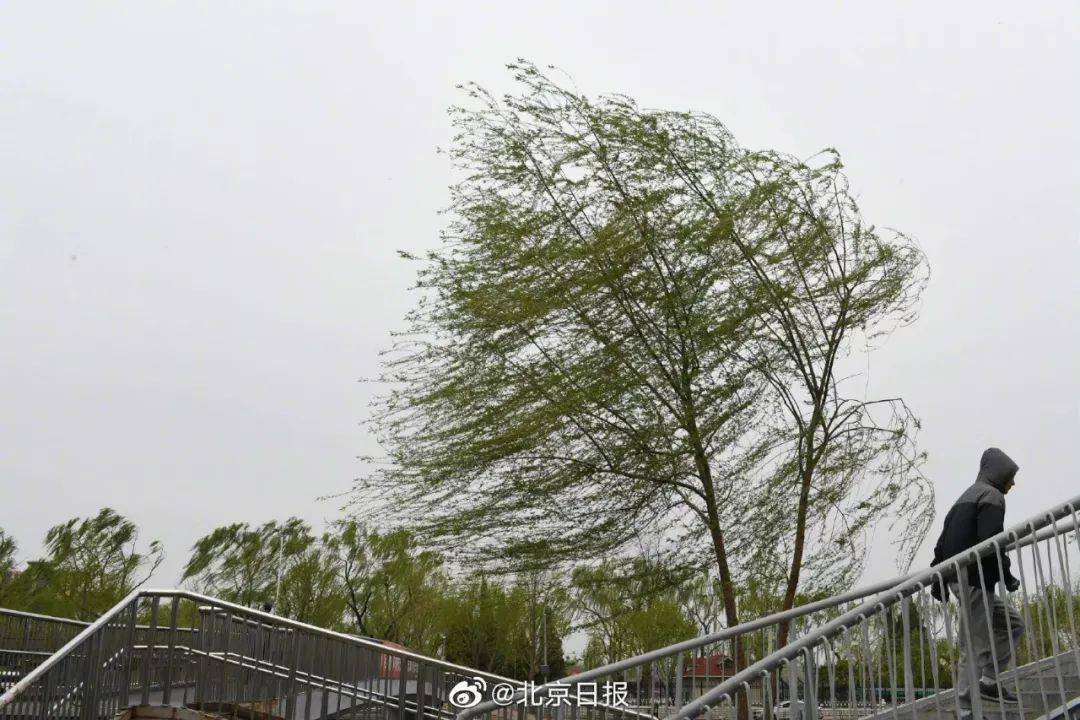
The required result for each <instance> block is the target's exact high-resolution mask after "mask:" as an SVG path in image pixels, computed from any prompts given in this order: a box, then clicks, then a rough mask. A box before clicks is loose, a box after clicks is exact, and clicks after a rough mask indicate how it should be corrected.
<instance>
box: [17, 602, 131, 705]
mask: <svg viewBox="0 0 1080 720" xmlns="http://www.w3.org/2000/svg"><path fill="white" fill-rule="evenodd" d="M142 592H143V591H142V590H138V589H136V590H132V591H131V592H130V593H128V595H127V597H125V598H124V599H123V600H121V601H120V602H118V603H117V604H116V605H114V606H113V607H112V609H110V610H109V611H108V612H106V613H105V614H104V615H102V616H101V617H99V618H98V619H97V620H95V621H94V622H92V623H90V624H89V625H87V626H86V627H85V628H83V630H82V632H80V633H79V634H78V635H76V636H75V637H73V638H71V640H68V641H67V643H65V644H64V646H63V647H62V648H60V649H59V650H57V651H56V652H55V653H53V654H52V655H51V656H49V657H48V658H46V659H45V660H44V661H43V662H42V663H41V664H40V665H38V666H37V667H36V668H34V669H33V670H31V671H30V672H29V673H27V674H26V675H25V676H23V678H22V679H20V680H19V681H18V682H17V683H15V684H14V685H12V686H11V687H9V688H8V689H7V690H5V691H4V694H3V695H0V707H4V706H5V705H8V704H10V703H11V702H13V701H14V700H15V698H16V697H18V696H19V695H20V694H21V693H22V692H23V691H24V690H25V689H26V688H28V687H30V686H31V685H33V684H34V682H36V681H37V679H38V678H40V677H41V676H42V675H44V674H45V673H46V672H48V670H49V669H50V668H52V667H53V666H54V665H56V664H57V663H59V662H60V661H62V660H63V659H64V658H65V657H67V655H68V654H69V653H71V652H72V651H74V650H75V648H77V647H79V645H81V644H82V643H83V641H85V640H86V639H87V638H88V637H90V636H91V635H93V634H94V633H95V632H97V630H99V629H100V628H102V627H104V626H105V625H108V624H109V622H110V621H111V620H112V619H113V618H115V617H116V616H118V615H119V614H120V613H121V612H123V611H124V610H126V609H127V607H128V605H130V604H131V603H132V602H134V601H135V600H138V598H139V596H140V594H141V593H142Z"/></svg>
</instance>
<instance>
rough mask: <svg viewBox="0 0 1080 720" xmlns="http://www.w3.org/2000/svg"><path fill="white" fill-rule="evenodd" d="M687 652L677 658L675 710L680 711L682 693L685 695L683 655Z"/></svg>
mask: <svg viewBox="0 0 1080 720" xmlns="http://www.w3.org/2000/svg"><path fill="white" fill-rule="evenodd" d="M684 655H685V653H679V655H678V657H677V658H676V660H675V710H676V712H678V711H679V710H682V695H683V688H682V684H683V656H684Z"/></svg>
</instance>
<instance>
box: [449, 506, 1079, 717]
mask: <svg viewBox="0 0 1080 720" xmlns="http://www.w3.org/2000/svg"><path fill="white" fill-rule="evenodd" d="M1057 530H1058V529H1057V528H1056V527H1047V528H1043V529H1041V530H1040V531H1039V532H1037V533H1035V534H1034V535H1029V536H1025V537H1023V538H1019V539H1015V540H1013V541H1011V542H1010V543H1009V545H1008V546H1007V547H1008V548H1009V549H1012V548H1020V547H1026V546H1027V545H1029V544H1031V543H1033V542H1041V541H1042V540H1046V539H1047V538H1049V537H1051V536H1052V535H1053V534H1054V531H1057ZM1063 531H1064V530H1062V531H1059V532H1063ZM918 574H919V571H914V572H911V573H908V574H906V575H898V576H896V577H894V578H890V579H888V580H881V581H879V582H875V583H871V584H869V585H864V586H863V587H861V588H856V589H854V590H849V591H848V592H846V593H840V594H838V595H833V596H831V597H828V598H824V599H822V600H816V601H814V602H810V603H806V604H804V605H799V606H796V607H793V608H790V609H788V610H781V611H779V612H775V613H772V614H771V615H766V616H764V617H760V618H756V619H754V620H748V621H746V622H743V623H740V624H738V625H735V626H733V627H729V628H724V629H722V630H718V631H716V632H713V633H708V634H706V635H700V636H698V637H695V638H690V639H689V640H683V641H681V642H678V643H674V644H672V645H666V646H664V647H662V648H657V649H655V650H649V651H646V652H643V653H640V654H638V655H634V656H633V657H629V658H625V659H623V660H617V661H616V662H613V663H608V664H606V665H602V666H600V667H597V668H593V669H591V670H585V671H583V672H580V673H577V674H575V675H568V676H567V677H564V678H560V679H558V680H552V681H551V682H548V683H545V684H543V685H538V686H536V688H535V689H533V690H532V691H531V693H530V694H531V695H532V696H533V697H538V698H540V697H545V696H546V695H548V693H549V692H550V690H551V688H552V687H560V686H566V685H577V684H581V683H586V682H591V681H592V680H596V679H598V678H602V677H606V676H608V675H612V674H615V673H619V672H622V671H624V670H629V669H631V668H634V667H637V666H638V665H644V664H646V663H651V662H655V661H656V660H661V659H664V658H667V657H671V656H672V655H677V654H678V653H682V652H686V651H688V650H697V649H699V648H701V647H704V646H706V645H712V644H714V643H718V642H722V641H724V640H730V639H731V638H734V637H737V636H739V635H745V634H746V633H750V632H753V631H755V630H760V629H762V628H766V627H769V626H772V625H776V624H778V623H782V622H787V621H791V620H796V619H798V618H800V617H804V616H806V615H809V614H811V613H814V612H818V611H819V610H828V609H829V608H833V607H836V606H838V605H843V604H844V603H847V602H854V601H855V600H861V599H863V598H866V597H869V596H871V595H878V594H880V593H884V592H886V591H888V590H891V589H893V588H895V587H896V586H897V585H899V584H901V583H903V582H905V581H906V580H909V579H911V578H913V577H916V576H917V575H918ZM499 707H502V705H500V704H498V703H495V702H494V701H491V700H489V701H486V702H483V703H480V704H478V705H476V706H475V707H472V708H468V709H466V710H463V711H462V712H460V713H458V716H457V717H458V720H468V719H469V718H472V717H476V716H477V715H480V714H482V713H485V712H489V711H491V710H495V709H497V708H499Z"/></svg>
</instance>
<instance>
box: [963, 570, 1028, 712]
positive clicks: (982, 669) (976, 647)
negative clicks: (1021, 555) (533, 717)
mask: <svg viewBox="0 0 1080 720" xmlns="http://www.w3.org/2000/svg"><path fill="white" fill-rule="evenodd" d="M949 591H950V592H951V593H952V594H953V596H954V597H956V599H957V602H960V585H959V584H958V583H955V582H953V583H949ZM967 594H968V608H967V612H964V609H963V604H961V605H960V629H959V635H958V636H957V641H958V642H959V644H960V664H959V666H958V667H957V672H958V673H959V675H960V677H958V678H957V679H956V692H957V693H958V694H959V697H960V702H961V704H962V705H967V706H970V702H971V695H970V694H969V690H970V685H971V675H972V674H974V676H975V679H976V680H978V679H981V678H985V679H987V680H990V681H992V682H997V676H998V672H1000V671H1004V670H1005V669H1006V668H1008V666H1009V663H1010V662H1011V661H1012V656H1013V650H1014V649H1015V648H1016V647H1017V643H1018V642H1019V641H1020V636H1021V635H1023V634H1024V623H1023V621H1022V620H1021V619H1020V614H1019V613H1018V612H1016V610H1013V609H1012V608H1011V607H1009V606H1008V605H1007V604H1006V603H1005V600H1004V599H1002V598H1000V597H998V596H997V595H996V594H992V593H986V592H984V591H983V590H982V589H981V588H977V587H968V588H967ZM988 604H989V608H988V607H987V605H988ZM987 610H989V615H990V623H989V624H987V622H986V616H987ZM968 628H971V644H972V647H971V648H968V636H967V629H968ZM1010 636H1011V637H1010ZM995 656H996V658H997V667H996V668H995V667H994V659H995Z"/></svg>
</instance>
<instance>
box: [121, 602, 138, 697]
mask: <svg viewBox="0 0 1080 720" xmlns="http://www.w3.org/2000/svg"><path fill="white" fill-rule="evenodd" d="M138 608H139V601H138V600H133V601H132V602H131V607H130V609H129V610H128V618H127V628H126V629H125V631H124V636H125V637H124V673H123V682H122V683H121V690H122V692H123V698H124V700H123V703H124V707H127V706H128V705H129V702H128V701H129V699H130V698H131V673H132V664H133V663H134V661H135V658H134V655H135V623H136V622H137V620H138V618H137V616H138Z"/></svg>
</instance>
